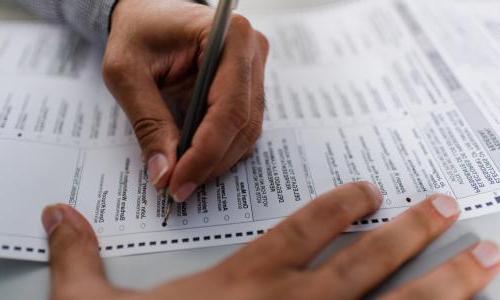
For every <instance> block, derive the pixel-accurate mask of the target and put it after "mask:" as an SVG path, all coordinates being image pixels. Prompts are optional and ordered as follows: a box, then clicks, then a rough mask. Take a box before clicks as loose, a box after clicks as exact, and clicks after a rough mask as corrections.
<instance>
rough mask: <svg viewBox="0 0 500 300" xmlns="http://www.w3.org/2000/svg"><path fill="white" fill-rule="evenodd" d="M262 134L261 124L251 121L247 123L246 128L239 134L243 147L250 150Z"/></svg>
mask: <svg viewBox="0 0 500 300" xmlns="http://www.w3.org/2000/svg"><path fill="white" fill-rule="evenodd" d="M261 134H262V122H260V121H258V120H252V121H250V122H249V123H248V125H247V127H246V128H245V129H244V130H243V131H242V132H241V136H242V139H243V143H244V147H245V148H247V149H250V148H252V147H253V145H255V143H256V142H257V140H258V139H259V137H260V136H261Z"/></svg>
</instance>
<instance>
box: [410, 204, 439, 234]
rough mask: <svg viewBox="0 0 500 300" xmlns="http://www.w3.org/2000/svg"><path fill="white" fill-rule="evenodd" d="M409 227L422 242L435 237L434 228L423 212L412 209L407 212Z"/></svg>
mask: <svg viewBox="0 0 500 300" xmlns="http://www.w3.org/2000/svg"><path fill="white" fill-rule="evenodd" d="M408 215H409V219H410V222H411V227H413V228H415V229H416V231H415V232H416V233H418V235H420V236H421V237H422V238H423V239H424V240H428V239H431V238H433V237H434V236H435V231H436V230H435V226H434V224H433V223H432V218H430V217H429V216H428V215H427V214H426V213H425V211H424V210H422V209H417V208H413V209H410V210H408Z"/></svg>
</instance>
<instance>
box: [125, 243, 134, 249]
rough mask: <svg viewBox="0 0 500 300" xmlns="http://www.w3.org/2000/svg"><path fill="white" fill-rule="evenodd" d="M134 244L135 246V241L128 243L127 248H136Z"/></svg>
mask: <svg viewBox="0 0 500 300" xmlns="http://www.w3.org/2000/svg"><path fill="white" fill-rule="evenodd" d="M134 246H135V244H134V243H130V244H127V248H134Z"/></svg>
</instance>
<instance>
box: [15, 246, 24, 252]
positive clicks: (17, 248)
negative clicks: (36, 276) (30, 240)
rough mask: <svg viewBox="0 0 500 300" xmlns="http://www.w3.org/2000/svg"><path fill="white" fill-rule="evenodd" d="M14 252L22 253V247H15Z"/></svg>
mask: <svg viewBox="0 0 500 300" xmlns="http://www.w3.org/2000/svg"><path fill="white" fill-rule="evenodd" d="M14 250H15V251H21V250H22V248H21V247H19V246H14Z"/></svg>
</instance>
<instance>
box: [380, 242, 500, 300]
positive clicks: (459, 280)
mask: <svg viewBox="0 0 500 300" xmlns="http://www.w3.org/2000/svg"><path fill="white" fill-rule="evenodd" d="M499 263H500V253H499V249H498V247H497V246H496V245H495V244H494V243H492V242H481V243H479V244H477V245H476V246H475V247H473V248H472V249H469V250H468V251H466V252H464V253H462V254H460V255H458V256H457V257H455V258H453V259H452V260H451V261H449V262H447V263H445V264H444V265H442V266H440V267H438V268H437V269H436V270H434V271H432V272H431V273H429V274H427V275H425V276H424V277H422V278H420V279H417V280H416V281H414V282H411V283H409V284H406V285H404V286H402V287H401V288H398V289H396V290H394V291H392V292H390V293H388V294H387V295H385V296H383V299H409V300H411V299H471V298H472V297H473V296H474V295H475V294H476V293H478V292H479V291H481V290H482V289H483V288H485V287H486V285H487V284H488V283H489V282H490V281H491V280H493V278H494V277H495V276H496V274H497V273H498V271H499V270H500V264H499Z"/></svg>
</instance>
